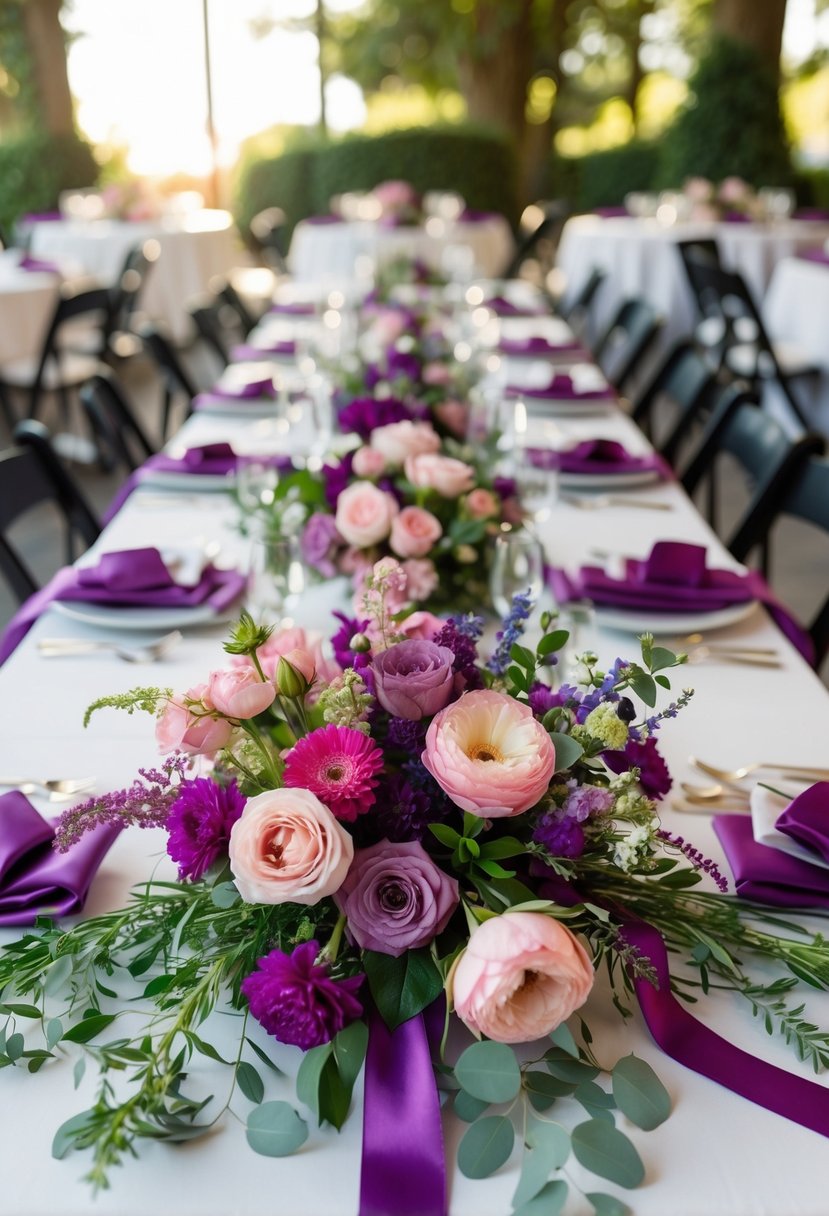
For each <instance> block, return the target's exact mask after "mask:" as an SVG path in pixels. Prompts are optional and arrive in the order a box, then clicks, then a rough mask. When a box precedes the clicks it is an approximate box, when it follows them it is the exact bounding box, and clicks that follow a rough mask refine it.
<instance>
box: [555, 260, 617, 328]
mask: <svg viewBox="0 0 829 1216" xmlns="http://www.w3.org/2000/svg"><path fill="white" fill-rule="evenodd" d="M606 278H607V275H606V274H605V272H604V271H603V270H600V269H599V267H598V266H593V267H591V270H590V273H589V274H588V276H587V278H586V279H585V280H584V282H583V283H582V285H581V287H580V288H579V289H578V291H574V292H573V293H572V294H570V295H568V294H567V293H565V295H564V298H563V300H562V301H561V303H560V304H559V306H558V313H559V316H562V317H564V320H565V321H566V322H567V324H568V325H569V326H570V328H571V329H572V330H573V332H574V333H577V334H583V333H584V331H585V329H586V328H587V322H588V320H589V317H590V309H591V308H592V305H593V301H594V300H595V298H596V294H597V292H598V290H599V288H600V287H601V285H602V283H603V282H604V281H605V279H606Z"/></svg>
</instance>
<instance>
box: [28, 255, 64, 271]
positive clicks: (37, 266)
mask: <svg viewBox="0 0 829 1216" xmlns="http://www.w3.org/2000/svg"><path fill="white" fill-rule="evenodd" d="M18 266H19V267H20V269H21V270H29V271H31V272H32V273H33V274H60V272H61V271H60V266H57V265H56V264H55V263H54V262H49V261H47V260H46V259H45V258H33V257H32V256H31V255H30V254H28V253H25V254H24V255H23V257H22V258H21V259H20V261H19V262H18Z"/></svg>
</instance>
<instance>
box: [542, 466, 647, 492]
mask: <svg viewBox="0 0 829 1216" xmlns="http://www.w3.org/2000/svg"><path fill="white" fill-rule="evenodd" d="M558 479H559V482H560V484H561V486H562V487H564V488H566V489H568V490H608V491H611V492H613V491H615V490H623V489H625V488H626V487H627V486H631V487H633V486H649V485H652V484H653V482H655V481H659V472H658V470H656V469H638V470H636V471H634V472H631V473H559V475H558Z"/></svg>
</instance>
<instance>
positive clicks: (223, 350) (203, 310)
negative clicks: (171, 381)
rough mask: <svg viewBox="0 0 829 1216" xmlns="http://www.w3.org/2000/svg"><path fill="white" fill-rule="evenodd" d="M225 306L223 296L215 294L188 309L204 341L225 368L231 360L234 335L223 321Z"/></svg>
mask: <svg viewBox="0 0 829 1216" xmlns="http://www.w3.org/2000/svg"><path fill="white" fill-rule="evenodd" d="M223 307H224V302H223V300H222V298H221V296H213V297H211V298H209V299H205V300H203V301H200V302H199V303H197V304H195V305H193V306H191V307H190V308H189V309H188V311H189V313H190V317H191V319H192V321H193V324H194V325H195V327H196V332H197V334H198V335H199V337H200V338H201V340H202V342H204V344H205V346H206V347H207V348H208V349H209V350H210V351H212V353H213V354H214V355H215V356H216V358H217V359H218V360H219V363H220V364H221V366H222V367H223V368H225V367H227V365H228V363H229V362H230V347H231V341H232V335H229V334H228V332H227V329H226V328H225V325H224V323H223V321H222V311H223Z"/></svg>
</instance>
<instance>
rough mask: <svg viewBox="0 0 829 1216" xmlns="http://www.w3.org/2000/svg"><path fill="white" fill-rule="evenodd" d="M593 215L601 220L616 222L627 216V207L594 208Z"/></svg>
mask: <svg viewBox="0 0 829 1216" xmlns="http://www.w3.org/2000/svg"><path fill="white" fill-rule="evenodd" d="M593 214H594V215H598V216H599V217H600V218H601V219H603V220H617V219H621V218H622V217H623V216H626V215H627V214H628V210H627V207H594V208H593Z"/></svg>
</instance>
